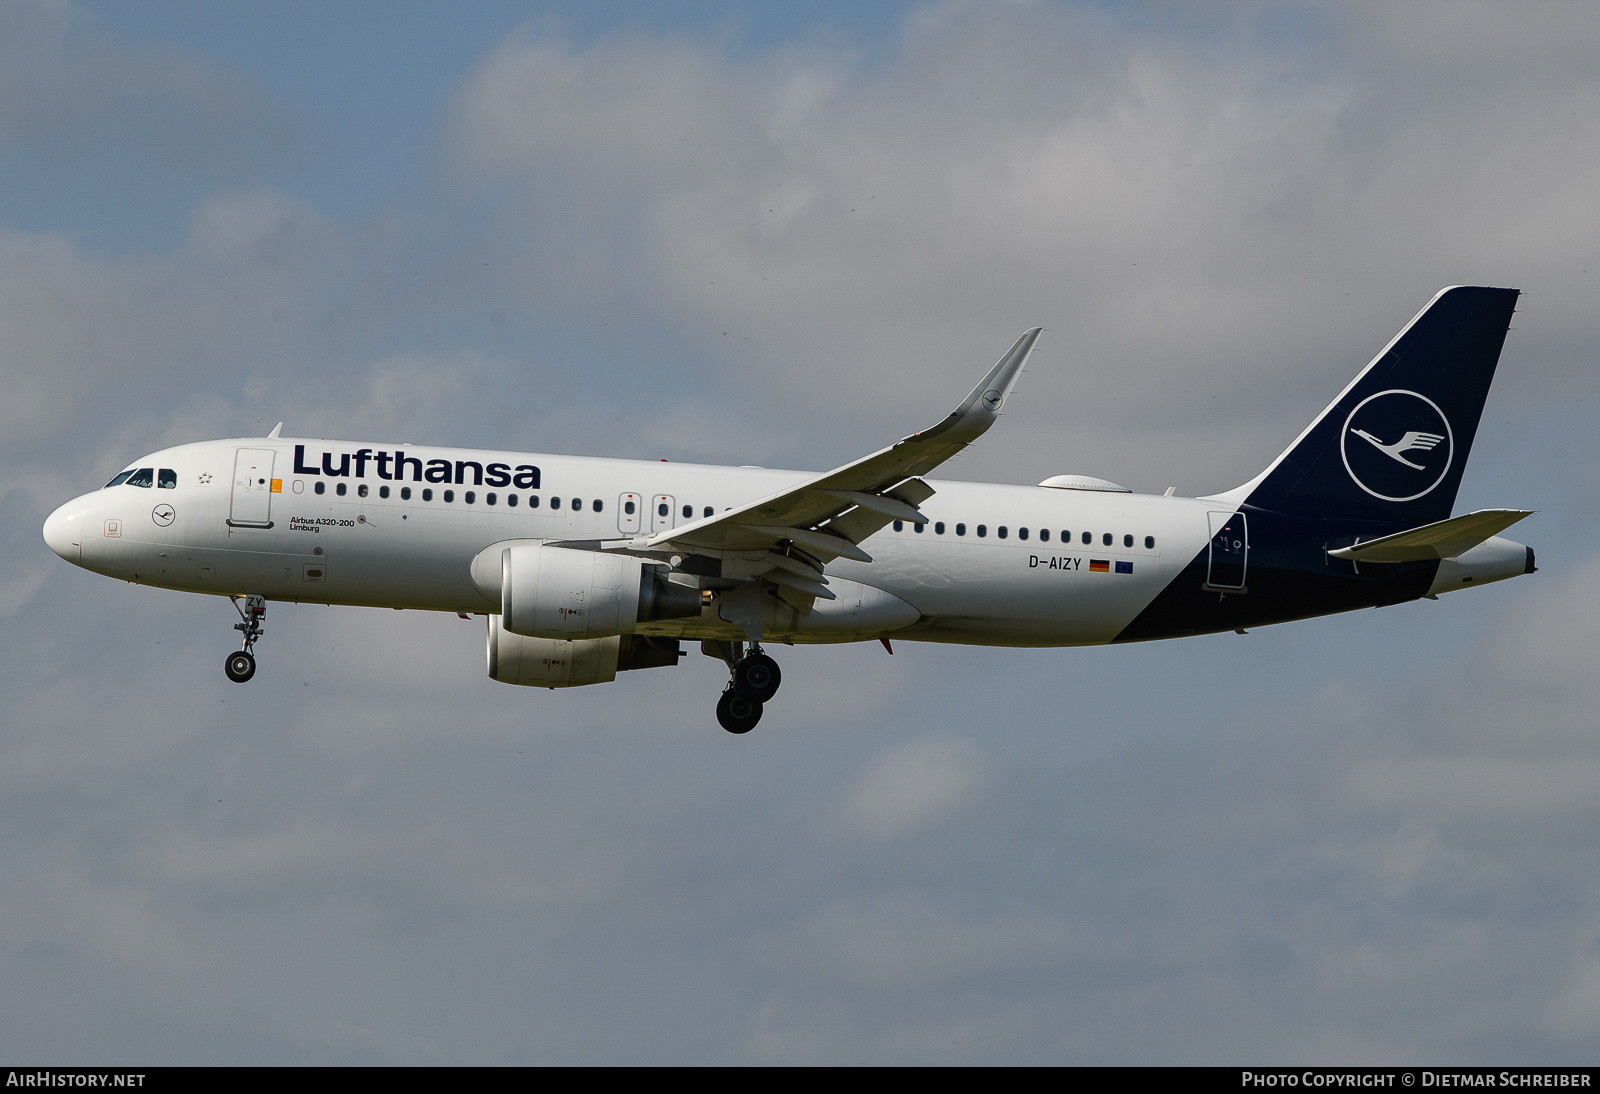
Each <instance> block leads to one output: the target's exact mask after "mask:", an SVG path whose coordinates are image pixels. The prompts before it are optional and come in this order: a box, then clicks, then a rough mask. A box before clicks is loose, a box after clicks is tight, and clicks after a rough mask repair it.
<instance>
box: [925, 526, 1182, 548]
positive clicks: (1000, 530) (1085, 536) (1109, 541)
mask: <svg viewBox="0 0 1600 1094" xmlns="http://www.w3.org/2000/svg"><path fill="white" fill-rule="evenodd" d="M905 523H906V522H905V521H903V520H897V521H895V522H894V530H895V531H896V532H901V531H904V530H905ZM924 527H926V525H922V524H913V525H912V526H911V530H912V531H913V532H920V531H922V530H923V528H924ZM974 531H975V532H977V533H978V538H979V539H983V538H984V537H986V536H987V535H988V534H989V526H988V525H987V524H980V525H978V526H977V528H975V529H974ZM994 532H995V535H996V536H998V537H999V538H1001V539H1005V538H1007V537H1008V536H1010V535H1011V529H1010V528H1008V527H1006V526H1005V525H1004V524H1002V525H1000V526H998V527H997V528H995V530H994ZM933 534H934V535H936V536H942V535H944V521H942V520H940V521H935V522H934V525H933ZM966 534H967V526H966V525H965V524H958V525H956V535H958V536H964V535H966ZM1030 534H1031V533H1030V531H1029V530H1028V529H1027V528H1018V529H1017V538H1018V539H1027V538H1028V536H1029V535H1030ZM1080 538H1081V540H1082V542H1083V544H1084V546H1086V547H1087V546H1089V545H1090V544H1092V543H1093V542H1094V533H1093V532H1083V533H1080ZM1039 542H1040V543H1049V542H1050V529H1048V528H1041V529H1039ZM1061 542H1062V543H1071V542H1072V533H1071V532H1069V531H1067V530H1066V529H1062V530H1061ZM1115 543H1116V537H1115V536H1113V535H1112V534H1111V533H1110V532H1102V533H1101V535H1100V544H1101V546H1103V547H1111V546H1113V545H1114V544H1115ZM1122 545H1123V546H1124V547H1132V546H1133V537H1132V536H1131V535H1124V536H1123V537H1122ZM1144 547H1145V550H1147V551H1153V550H1155V547H1156V537H1155V536H1145V537H1144Z"/></svg>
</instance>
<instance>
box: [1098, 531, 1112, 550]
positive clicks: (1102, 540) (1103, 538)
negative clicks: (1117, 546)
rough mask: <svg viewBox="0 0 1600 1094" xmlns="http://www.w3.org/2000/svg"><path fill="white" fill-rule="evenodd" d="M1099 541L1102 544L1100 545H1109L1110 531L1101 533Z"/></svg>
mask: <svg viewBox="0 0 1600 1094" xmlns="http://www.w3.org/2000/svg"><path fill="white" fill-rule="evenodd" d="M1100 543H1101V544H1102V545H1103V546H1106V547H1109V546H1111V533H1110V532H1107V533H1105V534H1104V535H1102V536H1101V537H1100Z"/></svg>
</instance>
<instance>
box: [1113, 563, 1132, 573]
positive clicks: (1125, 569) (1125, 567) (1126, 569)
mask: <svg viewBox="0 0 1600 1094" xmlns="http://www.w3.org/2000/svg"><path fill="white" fill-rule="evenodd" d="M1117 573H1119V574H1131V573H1133V563H1131V562H1122V561H1120V560H1119V561H1118V562H1117Z"/></svg>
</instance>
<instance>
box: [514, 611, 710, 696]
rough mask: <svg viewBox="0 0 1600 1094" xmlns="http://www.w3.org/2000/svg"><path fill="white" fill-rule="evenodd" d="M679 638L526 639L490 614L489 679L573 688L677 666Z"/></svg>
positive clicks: (629, 636)
mask: <svg viewBox="0 0 1600 1094" xmlns="http://www.w3.org/2000/svg"><path fill="white" fill-rule="evenodd" d="M682 656H683V654H682V652H681V651H680V650H679V648H678V642H677V639H673V638H646V637H644V636H642V635H631V634H626V635H613V636H611V637H609V638H585V639H579V640H577V641H569V640H567V639H562V638H529V637H527V636H526V635H521V634H512V633H511V632H510V631H508V630H506V629H505V628H504V627H503V626H501V620H500V617H499V616H498V615H491V616H490V617H489V678H490V679H491V680H498V681H500V682H501V683H502V684H521V685H522V686H523V687H530V688H576V687H582V686H583V685H585V684H607V683H610V682H611V681H612V680H615V679H616V677H617V673H619V672H625V671H627V670H629V669H650V668H659V667H662V666H667V665H676V664H677V663H678V658H679V657H682Z"/></svg>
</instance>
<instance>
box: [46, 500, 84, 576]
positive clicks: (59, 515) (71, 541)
mask: <svg viewBox="0 0 1600 1094" xmlns="http://www.w3.org/2000/svg"><path fill="white" fill-rule="evenodd" d="M82 531H83V501H82V500H81V499H78V498H74V499H73V500H72V501H69V502H67V504H65V505H63V506H62V507H61V508H59V509H57V510H56V511H55V512H54V513H51V514H50V516H49V518H48V519H47V520H46V521H45V522H44V541H45V543H46V544H48V545H49V547H50V549H51V550H52V551H54V552H55V553H56V554H58V555H60V556H61V557H62V558H64V559H66V560H67V561H68V562H70V563H72V564H73V565H77V564H78V560H79V559H80V558H81V557H82V555H83V546H82V545H83V535H82Z"/></svg>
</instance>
